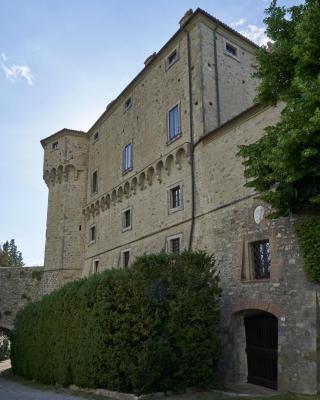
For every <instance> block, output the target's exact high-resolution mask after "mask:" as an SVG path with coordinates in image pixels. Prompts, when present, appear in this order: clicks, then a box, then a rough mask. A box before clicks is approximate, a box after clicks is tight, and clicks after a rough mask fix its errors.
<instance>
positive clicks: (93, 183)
mask: <svg viewBox="0 0 320 400" xmlns="http://www.w3.org/2000/svg"><path fill="white" fill-rule="evenodd" d="M91 193H92V194H93V193H98V171H94V172H93V174H92V180H91Z"/></svg>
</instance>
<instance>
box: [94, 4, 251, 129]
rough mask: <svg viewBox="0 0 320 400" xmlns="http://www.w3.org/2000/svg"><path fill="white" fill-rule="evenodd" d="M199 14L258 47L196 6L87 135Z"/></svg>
mask: <svg viewBox="0 0 320 400" xmlns="http://www.w3.org/2000/svg"><path fill="white" fill-rule="evenodd" d="M199 14H202V15H204V16H206V17H207V18H209V19H210V20H211V21H212V22H214V23H215V24H217V25H221V26H222V27H223V28H225V29H226V30H228V31H229V32H231V33H233V34H234V35H237V36H238V37H240V38H241V39H242V40H244V41H245V42H247V43H248V44H250V45H251V46H254V47H255V48H257V49H258V48H259V46H258V45H257V44H256V43H254V42H252V41H251V40H250V39H248V38H246V37H245V36H243V35H241V33H239V32H237V31H236V30H234V29H232V28H231V27H230V26H228V25H226V24H225V23H224V22H222V21H220V20H219V19H217V18H215V17H214V16H212V15H211V14H209V13H208V12H206V11H204V10H203V9H202V8H199V7H198V8H197V9H196V10H195V11H194V13H193V15H192V16H191V17H190V18H189V19H188V20H187V22H186V23H185V24H184V25H183V26H181V27H180V28H179V29H178V30H177V31H176V33H175V34H173V36H171V38H170V39H169V40H168V41H167V42H166V43H165V44H164V45H163V46H162V47H161V49H160V50H159V51H158V52H157V54H156V55H155V57H154V58H153V59H152V60H151V61H150V62H149V63H148V64H147V65H146V66H145V67H144V68H143V69H142V70H141V71H140V72H139V73H138V74H137V75H136V76H135V77H134V78H133V79H132V81H131V82H130V83H129V84H128V85H127V86H126V87H125V88H124V89H123V90H122V91H121V92H120V94H119V95H118V96H117V97H116V98H115V99H114V100H112V102H111V103H112V104H111V103H109V107H107V109H106V110H105V111H104V112H103V113H102V114H101V115H100V117H99V118H98V119H97V120H96V122H95V123H94V124H93V125H92V126H91V127H90V128H89V130H88V135H90V134H91V133H92V132H91V131H92V130H94V129H95V127H96V126H97V125H98V124H99V122H101V121H102V120H103V118H104V117H105V116H106V114H108V113H109V112H110V111H111V110H112V109H113V107H114V106H115V104H116V103H117V101H118V100H119V99H120V98H121V96H123V94H124V93H125V92H126V91H127V90H128V89H129V87H130V86H131V85H133V84H134V83H135V82H136V81H137V80H138V78H139V77H140V76H141V75H142V74H143V73H144V72H145V70H146V69H147V68H149V67H150V65H152V64H153V63H154V62H155V61H156V60H158V58H159V55H160V54H161V53H162V52H163V51H164V50H165V49H166V48H167V47H168V46H169V45H170V43H171V42H172V41H173V40H174V39H175V38H176V37H177V36H178V35H179V34H180V33H181V32H183V31H184V30H185V27H186V26H187V25H189V23H190V22H191V21H192V20H193V19H194V18H195V17H196V16H197V15H199Z"/></svg>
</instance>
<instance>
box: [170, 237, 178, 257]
mask: <svg viewBox="0 0 320 400" xmlns="http://www.w3.org/2000/svg"><path fill="white" fill-rule="evenodd" d="M169 245H170V247H169V250H170V252H171V253H179V252H180V238H179V237H176V238H173V239H170V241H169Z"/></svg>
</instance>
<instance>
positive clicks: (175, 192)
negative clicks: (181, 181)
mask: <svg viewBox="0 0 320 400" xmlns="http://www.w3.org/2000/svg"><path fill="white" fill-rule="evenodd" d="M180 207H181V187H180V185H179V186H176V187H174V188H173V189H170V208H171V209H175V208H180Z"/></svg>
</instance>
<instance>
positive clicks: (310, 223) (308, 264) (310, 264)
mask: <svg viewBox="0 0 320 400" xmlns="http://www.w3.org/2000/svg"><path fill="white" fill-rule="evenodd" d="M295 231H296V234H297V236H298V240H299V246H300V250H301V253H302V256H303V258H304V268H305V271H306V274H307V277H308V278H309V280H310V281H311V282H314V283H320V251H319V249H320V215H310V216H305V217H303V218H302V219H301V220H300V221H299V222H297V223H296V224H295Z"/></svg>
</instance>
